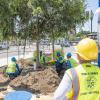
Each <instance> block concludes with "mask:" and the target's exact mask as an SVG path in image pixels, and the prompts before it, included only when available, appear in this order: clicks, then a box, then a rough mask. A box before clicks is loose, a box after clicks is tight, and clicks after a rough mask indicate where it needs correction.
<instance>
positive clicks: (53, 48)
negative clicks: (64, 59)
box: [52, 33, 55, 60]
mask: <svg viewBox="0 0 100 100" xmlns="http://www.w3.org/2000/svg"><path fill="white" fill-rule="evenodd" d="M54 39H55V38H54V34H53V33H52V54H53V55H52V59H53V60H55V57H54V50H55V47H54V42H55V40H54Z"/></svg>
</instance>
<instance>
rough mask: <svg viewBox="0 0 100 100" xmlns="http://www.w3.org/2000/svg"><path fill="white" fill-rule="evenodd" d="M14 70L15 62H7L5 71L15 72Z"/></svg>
mask: <svg viewBox="0 0 100 100" xmlns="http://www.w3.org/2000/svg"><path fill="white" fill-rule="evenodd" d="M15 72H16V63H15V62H11V63H9V64H8V66H7V69H6V73H15Z"/></svg>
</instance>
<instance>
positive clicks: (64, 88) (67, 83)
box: [53, 72, 72, 100]
mask: <svg viewBox="0 0 100 100" xmlns="http://www.w3.org/2000/svg"><path fill="white" fill-rule="evenodd" d="M71 89H72V81H71V79H70V77H69V75H68V74H67V72H66V73H65V75H64V77H63V79H62V81H61V83H60V85H59V87H58V88H57V90H56V91H55V93H54V98H53V100H67V98H66V97H65V96H66V93H67V92H68V91H70V90H71Z"/></svg>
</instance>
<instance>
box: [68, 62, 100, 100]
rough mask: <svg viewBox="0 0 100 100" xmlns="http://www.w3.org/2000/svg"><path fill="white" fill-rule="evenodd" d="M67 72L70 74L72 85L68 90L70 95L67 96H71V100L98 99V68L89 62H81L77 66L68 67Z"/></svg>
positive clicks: (99, 87) (99, 96)
mask: <svg viewBox="0 0 100 100" xmlns="http://www.w3.org/2000/svg"><path fill="white" fill-rule="evenodd" d="M70 73H71V74H70ZM67 74H68V75H69V76H70V78H71V80H72V85H73V87H74V88H73V89H72V90H71V92H70V93H71V94H69V95H70V97H67V98H71V99H72V100H99V99H100V85H99V83H100V69H99V68H97V67H96V66H94V65H92V64H90V63H83V64H80V65H79V66H78V67H75V68H71V69H69V70H68V71H67ZM72 91H73V92H72ZM67 96H68V95H67ZM73 98H74V99H73Z"/></svg>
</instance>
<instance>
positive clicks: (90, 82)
mask: <svg viewBox="0 0 100 100" xmlns="http://www.w3.org/2000/svg"><path fill="white" fill-rule="evenodd" d="M85 81H86V89H93V88H94V87H95V86H96V81H97V79H96V78H95V77H94V76H88V77H87V78H86V80H85Z"/></svg>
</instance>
